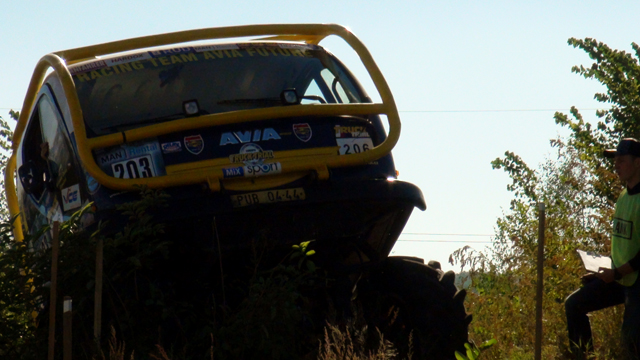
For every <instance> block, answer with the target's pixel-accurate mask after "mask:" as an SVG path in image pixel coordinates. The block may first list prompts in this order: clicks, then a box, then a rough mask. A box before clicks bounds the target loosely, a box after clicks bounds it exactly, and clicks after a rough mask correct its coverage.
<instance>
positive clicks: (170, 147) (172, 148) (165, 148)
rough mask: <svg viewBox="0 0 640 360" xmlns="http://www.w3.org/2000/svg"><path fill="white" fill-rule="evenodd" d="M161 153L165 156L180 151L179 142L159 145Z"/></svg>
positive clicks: (180, 145) (180, 144)
mask: <svg viewBox="0 0 640 360" xmlns="http://www.w3.org/2000/svg"><path fill="white" fill-rule="evenodd" d="M160 147H161V148H162V152H163V153H165V154H170V153H175V152H180V151H182V143H181V142H180V141H172V142H168V143H164V144H161V145H160Z"/></svg>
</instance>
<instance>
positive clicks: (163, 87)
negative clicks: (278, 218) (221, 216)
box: [70, 43, 366, 137]
mask: <svg viewBox="0 0 640 360" xmlns="http://www.w3.org/2000/svg"><path fill="white" fill-rule="evenodd" d="M70 71H71V74H72V75H73V80H74V82H75V85H76V89H77V92H78V98H79V100H80V105H81V107H82V112H83V115H84V120H85V123H86V126H87V136H89V137H95V136H101V135H107V134H110V133H114V132H119V131H124V130H128V129H132V128H135V127H141V126H145V125H149V124H151V123H156V122H162V121H169V120H175V119H179V118H183V117H185V116H187V114H185V110H184V108H185V104H186V103H191V104H193V103H194V101H196V102H197V105H198V106H197V108H196V109H197V112H196V113H190V114H189V115H204V114H215V113H221V112H227V111H234V110H246V109H256V108H261V107H271V106H282V105H283V102H282V100H281V94H282V92H283V90H287V89H295V90H296V92H297V94H298V96H300V97H302V104H306V103H360V102H362V99H365V98H366V96H365V95H364V94H363V93H362V91H361V89H360V88H359V87H358V85H357V83H356V82H355V81H353V80H352V79H351V78H350V75H349V73H348V71H346V70H345V69H344V68H343V66H342V65H341V64H340V62H339V61H337V60H336V59H335V58H334V57H333V56H332V55H330V54H328V53H327V52H326V51H325V50H324V49H323V48H321V47H319V46H313V45H297V44H276V43H265V44H255V43H251V44H249V43H247V44H228V45H210V46H199V47H185V48H178V49H171V50H161V51H149V52H144V53H138V54H132V55H126V56H121V57H117V58H110V59H106V60H97V61H93V62H91V63H84V64H78V65H75V66H71V67H70ZM188 108H189V109H190V110H191V111H192V109H193V107H188Z"/></svg>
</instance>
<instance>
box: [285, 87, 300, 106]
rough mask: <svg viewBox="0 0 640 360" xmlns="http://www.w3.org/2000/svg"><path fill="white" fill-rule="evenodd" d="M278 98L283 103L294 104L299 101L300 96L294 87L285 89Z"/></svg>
mask: <svg viewBox="0 0 640 360" xmlns="http://www.w3.org/2000/svg"><path fill="white" fill-rule="evenodd" d="M280 98H281V99H282V102H283V103H284V104H285V105H296V104H299V103H300V98H299V97H298V93H297V92H296V89H285V90H283V91H282V94H280Z"/></svg>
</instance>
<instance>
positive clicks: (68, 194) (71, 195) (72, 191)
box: [60, 184, 82, 211]
mask: <svg viewBox="0 0 640 360" xmlns="http://www.w3.org/2000/svg"><path fill="white" fill-rule="evenodd" d="M60 193H61V194H62V208H63V209H64V211H68V210H71V209H75V208H79V207H80V205H82V200H81V199H80V186H79V185H78V184H75V185H72V186H69V187H68V188H64V189H62V191H60Z"/></svg>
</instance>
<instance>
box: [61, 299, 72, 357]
mask: <svg viewBox="0 0 640 360" xmlns="http://www.w3.org/2000/svg"><path fill="white" fill-rule="evenodd" d="M72 305H73V303H72V301H71V298H70V297H69V296H65V297H64V302H63V305H62V351H63V353H62V358H63V360H71V346H72V335H71V334H72V331H71V326H72V314H73V312H72V311H71V310H72V309H71V307H72Z"/></svg>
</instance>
